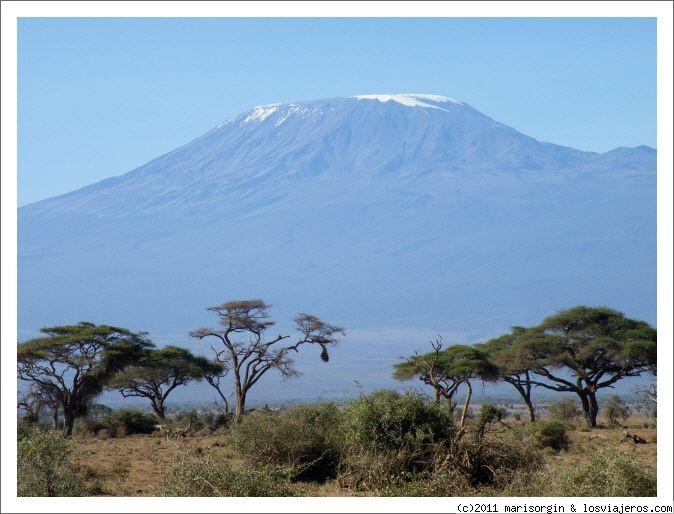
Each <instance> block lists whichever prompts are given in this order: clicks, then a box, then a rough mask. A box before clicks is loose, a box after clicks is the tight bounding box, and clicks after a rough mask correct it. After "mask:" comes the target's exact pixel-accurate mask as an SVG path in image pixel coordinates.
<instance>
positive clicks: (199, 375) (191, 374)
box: [109, 346, 222, 420]
mask: <svg viewBox="0 0 674 514" xmlns="http://www.w3.org/2000/svg"><path fill="white" fill-rule="evenodd" d="M220 371H222V365H221V364H219V363H217V362H212V361H210V360H208V359H207V358H206V357H201V356H196V355H193V354H192V352H190V351H189V350H187V349H185V348H179V347H177V346H166V347H164V348H160V349H148V350H146V351H145V352H143V355H142V356H141V357H140V359H139V360H138V361H137V362H136V363H135V364H134V365H133V366H129V367H128V368H126V369H125V370H124V371H122V372H121V373H119V374H118V375H116V376H115V377H114V378H113V379H112V381H111V383H110V385H109V387H110V388H114V389H117V390H119V392H120V393H121V394H122V396H124V398H129V397H140V398H147V399H148V400H150V403H151V405H152V410H153V411H154V413H155V414H156V415H157V417H158V418H159V419H161V420H163V419H165V418H166V399H167V398H168V396H169V394H170V393H171V392H172V391H173V390H174V389H175V388H176V387H178V386H182V385H185V384H188V383H189V382H192V381H195V380H202V379H204V378H205V377H206V375H207V374H209V373H218V372H220Z"/></svg>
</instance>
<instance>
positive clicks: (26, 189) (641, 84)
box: [18, 18, 656, 205]
mask: <svg viewBox="0 0 674 514" xmlns="http://www.w3.org/2000/svg"><path fill="white" fill-rule="evenodd" d="M399 92H403V93H404V92H414V93H433V94H440V95H446V96H451V97H454V98H457V99H460V100H463V101H465V102H467V103H469V104H471V105H472V106H473V107H475V108H477V109H478V110H480V111H482V112H483V113H485V114H487V115H488V116H491V117H492V118H494V119H496V120H498V121H500V122H502V123H505V124H507V125H510V126H513V127H515V128H516V129H518V130H520V131H521V132H523V133H525V134H527V135H530V136H532V137H535V138H536V139H539V140H544V141H551V142H555V143H558V144H563V145H568V146H572V147H576V148H579V149H583V150H592V151H598V152H604V151H608V150H610V149H612V148H615V147H618V146H637V145H641V144H645V145H649V146H652V147H655V146H656V22H655V19H654V18H529V19H521V18H478V19H476V18H415V19H412V18H389V19H371V18H370V19H365V18H360V19H359V18H355V19H354V18H350V19H349V18H324V19H317V18H304V19H292V18H290V19H288V18H286V19H279V18H267V19H265V18H257V19H250V18H249V19H243V18H228V19H227V18H190V19H186V18H178V19H176V18H173V19H170V18H164V19H162V18H155V19H148V18H135V19H134V18H50V19H47V18H22V19H19V22H18V96H19V102H18V107H19V110H18V112H19V117H18V125H19V132H18V136H19V138H18V140H19V143H18V202H19V205H24V204H26V203H30V202H33V201H37V200H40V199H43V198H47V197H50V196H54V195H57V194H62V193H66V192H68V191H71V190H74V189H77V188H79V187H82V186H85V185H87V184H90V183H92V182H96V181H98V180H101V179H103V178H106V177H109V176H112V175H119V174H122V173H125V172H127V171H130V170H131V169H133V168H135V167H137V166H139V165H141V164H143V163H145V162H147V161H148V160H150V159H152V158H154V157H157V156H159V155H160V154H162V153H165V152H167V151H169V150H171V149H173V148H175V147H177V146H179V145H181V144H183V143H185V142H187V141H189V140H191V139H193V138H195V137H197V136H199V135H200V134H202V133H203V132H205V131H206V130H208V129H209V128H211V127H212V126H214V125H216V124H217V123H219V122H220V121H222V120H224V119H226V118H228V117H230V116H232V115H234V114H238V113H240V112H242V111H244V110H246V109H248V108H250V107H252V106H253V105H257V104H265V103H272V102H292V101H298V100H308V99H316V98H328V97H335V96H352V95H356V94H366V93H399Z"/></svg>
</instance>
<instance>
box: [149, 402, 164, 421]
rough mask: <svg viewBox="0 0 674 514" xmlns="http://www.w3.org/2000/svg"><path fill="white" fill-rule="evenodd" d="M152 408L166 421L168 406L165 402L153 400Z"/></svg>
mask: <svg viewBox="0 0 674 514" xmlns="http://www.w3.org/2000/svg"><path fill="white" fill-rule="evenodd" d="M152 409H153V410H154V413H155V414H156V415H157V417H158V418H159V419H161V420H162V421H164V420H165V419H166V408H165V407H164V404H163V403H161V402H155V401H153V402H152Z"/></svg>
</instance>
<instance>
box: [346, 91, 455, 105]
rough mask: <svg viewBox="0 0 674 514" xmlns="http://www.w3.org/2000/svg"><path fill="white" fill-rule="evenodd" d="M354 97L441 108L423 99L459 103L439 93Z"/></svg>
mask: <svg viewBox="0 0 674 514" xmlns="http://www.w3.org/2000/svg"><path fill="white" fill-rule="evenodd" d="M354 98H357V99H358V100H378V101H380V102H391V101H392V102H397V103H399V104H402V105H405V106H407V107H426V108H431V109H442V107H439V106H437V105H431V104H429V103H427V102H424V100H427V101H430V102H436V103H441V102H451V103H455V104H461V102H459V101H458V100H454V99H453V98H449V97H447V96H440V95H420V94H412V93H407V94H397V95H357V96H355V97H354Z"/></svg>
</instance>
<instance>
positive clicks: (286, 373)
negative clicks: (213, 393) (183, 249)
mask: <svg viewBox="0 0 674 514" xmlns="http://www.w3.org/2000/svg"><path fill="white" fill-rule="evenodd" d="M208 310H209V311H213V312H215V313H216V314H217V316H218V320H219V322H220V325H221V326H222V328H221V329H213V328H200V329H198V330H195V331H193V332H190V335H191V336H192V337H196V338H197V339H203V338H205V337H214V338H216V339H218V340H219V341H220V342H221V343H222V349H216V348H213V351H214V352H215V356H216V360H217V361H218V362H220V363H221V364H223V365H224V366H225V367H226V368H227V369H229V370H230V371H231V374H232V377H233V381H234V395H235V399H236V407H235V411H234V418H235V420H236V421H237V422H238V421H239V420H240V418H241V416H242V415H243V413H244V410H245V406H246V396H247V394H248V391H250V389H251V388H252V387H253V386H254V385H255V384H256V383H257V382H258V381H259V380H260V379H261V378H262V376H264V375H265V374H266V373H267V372H268V371H270V370H273V369H275V370H278V371H279V372H280V373H281V375H283V377H286V378H290V377H294V376H297V375H298V374H299V372H298V371H297V370H296V369H295V367H294V366H293V360H292V358H291V356H292V354H293V353H295V352H298V351H299V349H300V347H301V346H304V345H311V346H319V347H320V348H321V359H322V360H323V361H324V362H327V361H328V359H329V354H328V348H329V347H330V346H333V345H335V344H337V338H336V336H337V335H338V334H343V333H344V330H343V329H342V328H340V327H337V326H334V325H330V324H328V323H325V322H324V321H322V320H320V319H318V318H317V317H316V316H311V315H309V314H299V315H297V316H296V317H295V319H294V321H295V326H296V329H297V330H298V332H299V333H300V336H299V337H298V338H296V339H295V340H294V342H292V343H288V344H282V342H283V341H285V340H288V339H290V336H289V335H281V334H279V335H277V336H276V337H272V338H269V339H267V338H266V337H265V333H266V331H267V330H268V329H270V328H271V327H272V326H273V325H274V322H273V321H271V320H270V316H269V305H267V304H266V303H265V302H263V301H262V300H235V301H231V302H226V303H223V304H222V305H218V306H216V307H209V308H208ZM211 385H213V384H211Z"/></svg>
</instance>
